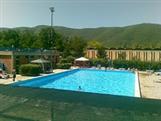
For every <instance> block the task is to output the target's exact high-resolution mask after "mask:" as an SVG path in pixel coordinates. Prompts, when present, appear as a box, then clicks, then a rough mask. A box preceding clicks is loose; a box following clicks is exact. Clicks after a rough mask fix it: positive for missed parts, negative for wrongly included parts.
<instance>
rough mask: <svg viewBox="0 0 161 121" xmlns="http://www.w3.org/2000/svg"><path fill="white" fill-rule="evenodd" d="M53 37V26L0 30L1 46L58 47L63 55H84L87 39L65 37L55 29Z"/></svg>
mask: <svg viewBox="0 0 161 121" xmlns="http://www.w3.org/2000/svg"><path fill="white" fill-rule="evenodd" d="M52 32H53V34H52V37H51V28H43V29H41V30H40V31H39V32H36V31H34V30H23V31H22V30H21V31H19V30H16V29H15V30H13V29H8V30H4V31H1V32H0V47H1V48H2V47H5V48H6V47H8V48H43V49H57V50H58V51H60V52H62V56H64V57H67V56H69V55H72V56H74V57H79V56H83V55H84V50H85V48H86V47H87V41H85V40H84V39H82V38H80V37H64V36H62V35H61V34H59V33H56V32H55V31H54V29H53V30H52Z"/></svg>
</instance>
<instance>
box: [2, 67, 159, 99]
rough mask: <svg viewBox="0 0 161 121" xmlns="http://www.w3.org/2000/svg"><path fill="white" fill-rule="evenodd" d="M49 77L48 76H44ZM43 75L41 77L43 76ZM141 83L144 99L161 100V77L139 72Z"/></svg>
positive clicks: (24, 78) (7, 81)
mask: <svg viewBox="0 0 161 121" xmlns="http://www.w3.org/2000/svg"><path fill="white" fill-rule="evenodd" d="M63 71H67V70H65V69H55V70H53V73H60V72H63ZM43 75H47V74H43ZM43 75H41V76H43ZM138 77H139V80H140V81H139V82H140V88H141V89H140V91H141V95H142V97H143V98H152V99H161V93H160V92H161V76H157V75H155V74H154V73H153V74H150V73H147V72H145V71H139V74H138ZM31 78H33V77H29V76H21V75H17V77H16V81H24V80H26V79H31ZM11 83H13V81H12V78H9V79H0V84H5V85H7V84H11Z"/></svg>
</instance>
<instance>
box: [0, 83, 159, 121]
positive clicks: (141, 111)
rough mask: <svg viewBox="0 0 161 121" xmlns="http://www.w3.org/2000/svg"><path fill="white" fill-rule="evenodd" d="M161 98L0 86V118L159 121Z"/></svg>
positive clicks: (21, 120)
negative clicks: (137, 97)
mask: <svg viewBox="0 0 161 121" xmlns="http://www.w3.org/2000/svg"><path fill="white" fill-rule="evenodd" d="M160 120H161V101H159V100H147V99H135V98H128V97H117V96H108V95H97V94H84V93H75V92H70V93H68V92H64V91H53V90H48V89H32V88H20V87H10V86H3V85H0V121H160Z"/></svg>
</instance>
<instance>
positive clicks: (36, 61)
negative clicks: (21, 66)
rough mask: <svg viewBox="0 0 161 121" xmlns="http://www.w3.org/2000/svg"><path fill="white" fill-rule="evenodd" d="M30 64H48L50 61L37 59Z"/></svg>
mask: <svg viewBox="0 0 161 121" xmlns="http://www.w3.org/2000/svg"><path fill="white" fill-rule="evenodd" d="M31 63H50V61H48V60H44V59H37V60H33V61H31Z"/></svg>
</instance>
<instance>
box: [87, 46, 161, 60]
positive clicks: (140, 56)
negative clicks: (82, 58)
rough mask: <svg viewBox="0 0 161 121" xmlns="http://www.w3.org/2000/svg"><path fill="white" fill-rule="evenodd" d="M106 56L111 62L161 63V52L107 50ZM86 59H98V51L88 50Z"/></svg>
mask: <svg viewBox="0 0 161 121" xmlns="http://www.w3.org/2000/svg"><path fill="white" fill-rule="evenodd" d="M106 55H107V57H108V58H110V59H111V60H117V59H120V60H140V61H149V62H152V61H156V62H158V61H161V50H106ZM86 57H87V58H90V59H92V58H97V50H95V49H88V50H87V51H86Z"/></svg>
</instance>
